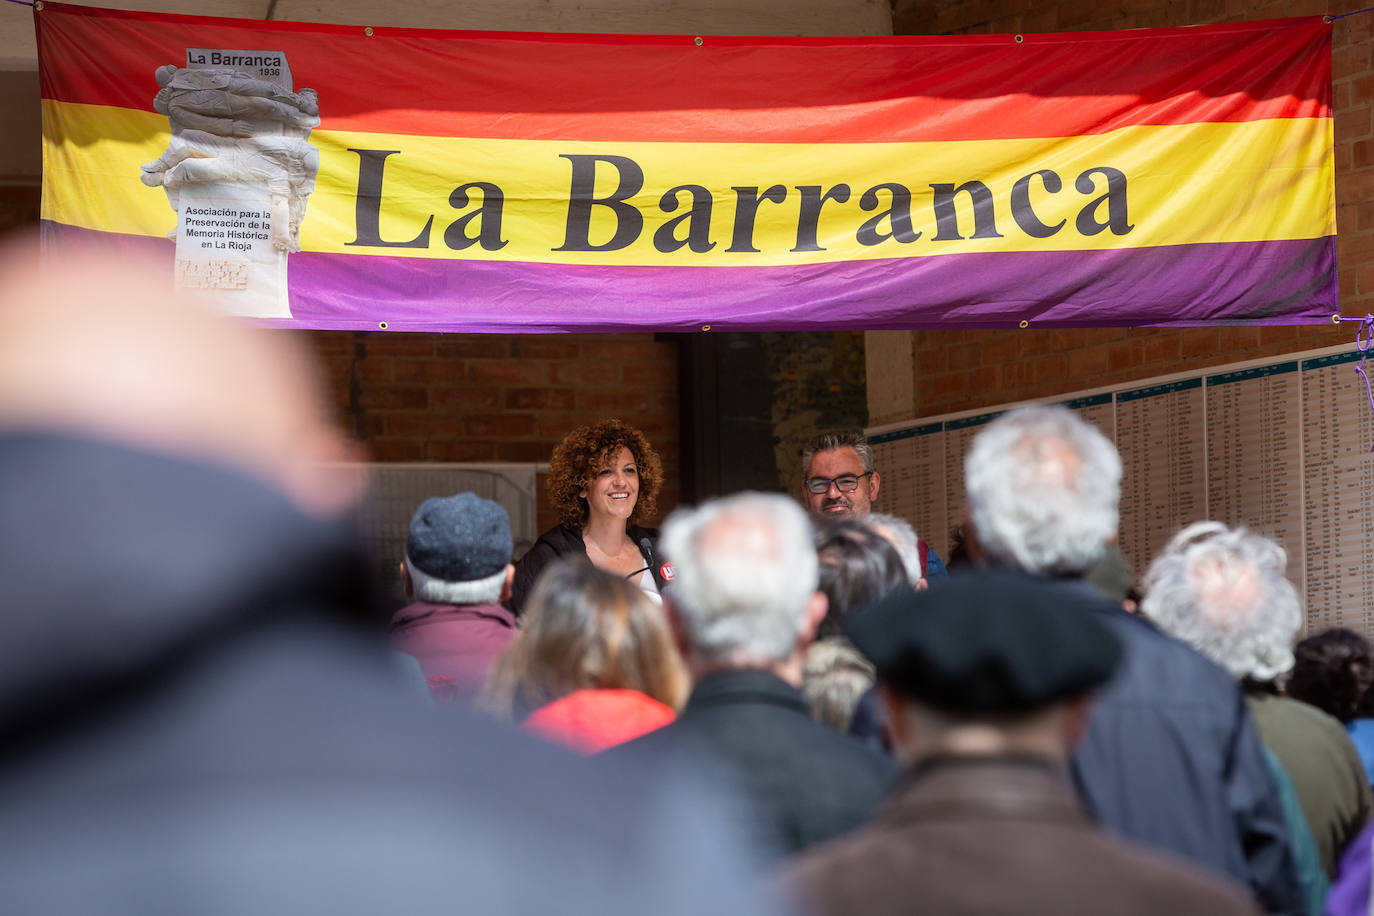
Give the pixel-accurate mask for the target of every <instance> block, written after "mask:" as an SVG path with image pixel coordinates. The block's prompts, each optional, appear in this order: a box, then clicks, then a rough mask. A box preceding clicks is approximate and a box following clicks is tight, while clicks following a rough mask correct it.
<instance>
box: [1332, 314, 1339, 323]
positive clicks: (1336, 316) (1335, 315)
mask: <svg viewBox="0 0 1374 916" xmlns="http://www.w3.org/2000/svg"><path fill="white" fill-rule="evenodd" d="M1331 323H1332V324H1340V323H1341V313H1340V312H1337V313H1336V314H1334V315H1332V316H1331Z"/></svg>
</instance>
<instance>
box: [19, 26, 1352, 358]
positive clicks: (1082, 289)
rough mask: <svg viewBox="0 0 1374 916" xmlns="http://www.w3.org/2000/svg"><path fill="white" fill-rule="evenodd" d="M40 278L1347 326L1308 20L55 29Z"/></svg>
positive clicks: (282, 292) (968, 317) (475, 302)
mask: <svg viewBox="0 0 1374 916" xmlns="http://www.w3.org/2000/svg"><path fill="white" fill-rule="evenodd" d="M40 6H41V7H42V8H41V9H40V10H38V11H36V12H35V14H34V15H35V21H36V23H37V34H38V49H39V65H40V75H41V83H42V93H43V158H44V169H43V219H44V231H45V238H46V240H47V243H48V244H52V245H59V244H62V243H63V241H64V240H65V239H69V238H73V237H83V236H89V235H92V234H98V235H100V236H101V237H104V238H107V239H117V240H118V241H119V242H120V243H121V244H124V245H128V246H131V247H135V248H147V249H150V250H154V251H156V252H158V253H159V256H160V257H161V258H162V260H163V261H165V263H166V270H167V272H168V275H169V276H170V277H173V278H175V281H176V282H177V283H178V284H180V285H182V286H187V287H193V288H197V289H200V290H203V291H204V292H205V294H206V295H209V296H210V297H211V298H213V299H214V300H215V301H216V302H217V303H218V304H219V305H220V306H221V307H222V308H224V309H225V310H226V311H229V312H231V313H233V314H238V315H245V316H251V317H254V318H257V319H259V320H261V321H264V322H265V323H269V324H280V325H285V326H294V327H308V328H351V329H378V328H384V329H390V330H429V331H489V332H521V331H605V330H623V331H630V330H663V331H693V330H702V329H714V330H764V329H794V330H801V329H820V328H836V329H882V328H931V327H1016V326H1018V325H1020V326H1031V327H1039V326H1111V325H1192V324H1208V323H1220V322H1247V323H1260V324H1294V323H1305V322H1318V321H1327V320H1329V319H1330V317H1331V315H1332V314H1333V313H1335V312H1336V311H1338V297H1337V287H1336V240H1335V233H1336V225H1335V204H1334V190H1333V186H1334V181H1333V173H1334V168H1333V160H1332V133H1331V48H1330V45H1331V27H1330V25H1328V24H1326V23H1323V22H1322V21H1321V19H1320V18H1316V17H1313V18H1305V19H1290V20H1281V21H1270V22H1250V23H1237V24H1232V25H1218V26H1199V27H1192V28H1181V29H1150V30H1139V31H1125V32H1097V33H1081V34H1046V35H1015V36H1013V35H989V36H964V37H956V38H907V37H901V38H867V39H847V38H810V39H808V38H791V39H783V38H718V37H712V36H701V37H698V36H682V37H662V36H654V37H631V36H604V35H546V34H515V33H498V32H439V31H426V30H416V29H386V28H365V27H362V26H357V27H354V26H328V25H310V24H300V23H281V22H257V21H249V20H236V19H212V18H200V17H191V16H172V15H161V14H150V13H136V12H123V11H114V10H105V9H95V8H88V7H79V6H71V5H67V4H59V3H46V2H45V3H43V4H41V5H40Z"/></svg>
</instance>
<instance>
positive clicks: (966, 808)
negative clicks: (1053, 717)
mask: <svg viewBox="0 0 1374 916" xmlns="http://www.w3.org/2000/svg"><path fill="white" fill-rule="evenodd" d="M883 816H884V817H885V818H886V819H889V820H897V821H905V820H913V819H920V820H931V819H968V818H1019V819H1028V820H1039V821H1045V820H1052V821H1062V822H1068V823H1085V822H1086V821H1087V819H1088V818H1087V815H1086V814H1085V813H1084V810H1083V805H1082V803H1081V802H1080V801H1079V799H1078V796H1077V795H1076V793H1075V792H1074V789H1073V786H1072V784H1071V783H1070V781H1069V777H1068V772H1067V770H1066V769H1065V767H1064V766H1063V764H1061V763H1058V762H1056V761H1052V760H1048V759H1046V758H1043V757H1032V756H1025V755H1005V756H978V757H974V756H941V757H931V758H927V759H925V760H922V761H920V762H918V763H917V764H915V765H914V766H913V767H911V768H910V769H909V770H908V771H907V772H906V774H905V775H904V777H903V778H902V781H901V784H900V785H899V786H898V788H897V790H896V791H895V792H894V793H893V795H892V798H891V800H890V801H889V802H888V804H887V807H886V812H885V814H884V815H883Z"/></svg>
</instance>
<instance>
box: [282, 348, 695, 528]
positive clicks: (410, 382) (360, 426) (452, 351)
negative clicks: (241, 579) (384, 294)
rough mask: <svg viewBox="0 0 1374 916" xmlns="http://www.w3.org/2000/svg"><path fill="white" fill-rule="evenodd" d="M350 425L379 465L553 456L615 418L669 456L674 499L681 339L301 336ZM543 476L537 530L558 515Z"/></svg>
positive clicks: (673, 498) (668, 501)
mask: <svg viewBox="0 0 1374 916" xmlns="http://www.w3.org/2000/svg"><path fill="white" fill-rule="evenodd" d="M299 333H300V334H302V336H304V337H305V338H306V339H307V341H308V342H309V344H310V345H311V346H312V347H313V349H314V350H315V351H316V352H317V353H318V354H319V356H320V359H321V361H322V363H323V365H324V368H325V370H326V372H327V373H328V378H329V384H330V387H331V389H332V391H333V392H334V394H335V396H336V398H337V406H338V408H339V410H340V412H341V416H342V418H343V422H344V424H345V425H346V427H347V428H348V429H349V430H351V431H352V433H353V434H354V436H356V437H357V438H358V439H359V440H360V441H361V442H363V443H364V444H365V445H366V446H367V448H368V449H369V451H370V452H371V457H372V459H373V460H376V461H398V462H399V461H469V462H486V461H531V462H547V461H548V460H549V455H550V454H551V453H552V451H553V447H554V445H556V444H557V443H558V441H559V440H560V439H562V438H563V436H565V435H567V433H568V432H569V431H571V430H572V429H573V428H574V427H577V426H580V425H582V424H585V423H594V422H596V421H597V420H602V419H605V418H607V417H619V418H620V419H622V420H624V421H625V422H627V423H630V424H632V425H634V426H637V427H638V428H639V429H641V430H643V431H644V434H645V435H646V436H648V437H649V441H650V442H651V443H653V446H654V448H655V449H656V450H657V451H658V453H659V455H660V456H661V457H662V458H663V465H664V473H665V478H666V480H665V483H664V489H663V492H662V493H661V494H660V496H659V501H658V502H659V509H660V515H665V514H666V513H667V512H668V511H669V510H671V509H672V508H673V507H675V506H676V505H677V502H678V477H679V473H678V471H679V468H678V460H679V459H678V454H679V451H680V449H679V443H678V411H677V345H676V344H674V343H665V342H658V341H655V340H654V337H653V335H651V334H569V335H558V336H553V335H540V336H493V335H474V334H386V333H382V332H340V331H303V332H299ZM543 483H544V482H543V479H542V477H541V479H540V492H539V526H540V530H543V529H544V528H547V527H549V526H551V525H553V524H554V523H555V521H556V519H555V518H554V517H553V515H552V514H551V513H550V511H549V509H548V507H547V506H546V505H545V500H544V493H543Z"/></svg>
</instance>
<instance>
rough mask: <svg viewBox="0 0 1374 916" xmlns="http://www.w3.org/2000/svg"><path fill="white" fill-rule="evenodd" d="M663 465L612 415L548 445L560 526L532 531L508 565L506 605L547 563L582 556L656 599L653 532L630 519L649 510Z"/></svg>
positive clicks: (519, 601)
mask: <svg viewBox="0 0 1374 916" xmlns="http://www.w3.org/2000/svg"><path fill="white" fill-rule="evenodd" d="M662 485H663V464H662V462H660V461H659V459H658V454H657V453H656V452H655V451H654V450H653V448H651V447H650V446H649V440H647V439H645V438H644V434H643V433H641V432H640V431H639V430H637V429H635V428H634V427H633V426H630V425H628V424H626V423H622V422H621V421H619V420H603V421H601V422H600V423H596V424H594V425H591V426H580V427H578V428H577V429H575V430H573V431H572V432H571V433H569V434H568V435H567V437H566V438H565V439H564V440H563V441H562V442H560V443H558V447H557V448H555V449H554V450H553V459H552V460H551V461H550V462H549V501H550V502H551V503H552V504H553V507H554V509H555V510H556V511H557V512H558V516H559V519H560V520H561V523H560V524H559V525H557V526H555V527H554V528H551V529H549V530H548V531H546V532H544V533H543V534H542V535H540V537H539V540H537V541H535V543H534V546H533V547H531V548H530V549H529V552H528V553H526V554H525V556H524V557H522V558H521V559H520V562H519V563H517V564H516V565H515V581H514V582H513V583H512V585H511V598H510V602H509V603H508V605H507V607H509V608H510V610H511V612H512V613H514V614H516V615H517V616H518V615H519V614H520V613H521V612H522V611H523V610H524V606H525V601H526V600H527V598H528V597H529V594H530V592H531V590H532V589H533V588H534V583H535V582H536V581H537V580H538V578H539V575H540V573H542V572H543V570H544V567H545V566H547V565H548V564H549V562H550V561H552V560H553V559H555V558H557V557H563V556H582V557H586V558H587V559H588V560H590V561H591V563H592V565H593V566H596V567H599V568H601V569H604V570H606V571H607V572H610V573H615V574H616V575H619V576H621V577H623V578H625V579H628V580H630V581H631V582H633V583H634V584H635V585H636V586H638V587H639V588H641V589H643V591H644V592H645V593H646V594H647V595H649V596H651V597H652V598H653V599H654V600H655V601H657V600H658V590H659V587H660V586H661V585H662V584H663V579H662V561H661V560H659V559H657V558H656V557H655V556H654V551H653V545H654V544H655V543H656V542H657V540H658V531H657V530H656V529H653V528H641V527H640V526H639V525H637V524H635V522H638V521H640V520H641V519H645V518H648V517H650V516H652V515H653V514H654V512H656V511H657V506H656V505H655V500H656V499H657V497H658V490H659V487H661V486H662Z"/></svg>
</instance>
